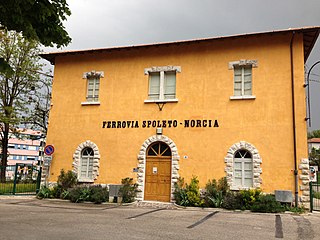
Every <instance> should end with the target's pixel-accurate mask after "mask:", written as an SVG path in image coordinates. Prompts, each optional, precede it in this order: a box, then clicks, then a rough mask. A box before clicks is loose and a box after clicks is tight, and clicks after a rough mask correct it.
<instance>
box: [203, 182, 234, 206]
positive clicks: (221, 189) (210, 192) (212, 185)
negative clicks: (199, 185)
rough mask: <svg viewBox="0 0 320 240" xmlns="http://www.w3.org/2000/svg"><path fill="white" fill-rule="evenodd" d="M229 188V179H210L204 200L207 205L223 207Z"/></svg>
mask: <svg viewBox="0 0 320 240" xmlns="http://www.w3.org/2000/svg"><path fill="white" fill-rule="evenodd" d="M228 190H229V187H228V183H227V179H226V178H225V177H224V178H221V179H219V181H218V182H217V181H216V180H215V179H213V180H209V181H208V183H207V184H206V187H205V193H204V200H205V205H206V206H207V207H221V206H222V203H223V199H224V197H225V196H226V194H227V192H228Z"/></svg>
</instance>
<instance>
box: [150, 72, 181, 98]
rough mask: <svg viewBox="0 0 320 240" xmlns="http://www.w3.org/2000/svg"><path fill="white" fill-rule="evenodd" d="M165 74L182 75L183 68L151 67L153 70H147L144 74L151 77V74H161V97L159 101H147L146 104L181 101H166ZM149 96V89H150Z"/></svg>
mask: <svg viewBox="0 0 320 240" xmlns="http://www.w3.org/2000/svg"><path fill="white" fill-rule="evenodd" d="M165 72H176V73H181V67H180V66H162V67H151V68H145V69H144V74H145V75H148V76H149V73H160V91H159V92H160V96H159V99H146V100H144V102H145V103H157V102H160V103H163V102H178V101H179V100H178V99H177V98H174V99H165V98H164V78H165ZM149 81H150V80H149V78H148V84H149ZM176 83H177V77H176ZM148 94H149V89H148ZM176 96H177V89H176Z"/></svg>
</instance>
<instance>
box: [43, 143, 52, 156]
mask: <svg viewBox="0 0 320 240" xmlns="http://www.w3.org/2000/svg"><path fill="white" fill-rule="evenodd" d="M53 153H54V146H53V145H47V146H45V148H44V154H45V155H47V156H51V155H52V154H53Z"/></svg>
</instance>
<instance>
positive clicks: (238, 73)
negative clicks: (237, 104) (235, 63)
mask: <svg viewBox="0 0 320 240" xmlns="http://www.w3.org/2000/svg"><path fill="white" fill-rule="evenodd" d="M241 89H242V69H241V68H240V67H234V96H241V95H242V90H241Z"/></svg>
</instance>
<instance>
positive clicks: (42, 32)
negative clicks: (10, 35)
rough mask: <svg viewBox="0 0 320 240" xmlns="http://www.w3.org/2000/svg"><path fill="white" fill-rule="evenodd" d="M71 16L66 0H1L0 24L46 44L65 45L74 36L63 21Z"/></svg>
mask: <svg viewBox="0 0 320 240" xmlns="http://www.w3.org/2000/svg"><path fill="white" fill-rule="evenodd" d="M70 15H71V11H70V9H69V7H68V4H67V1H66V0H27V1H26V0H14V1H13V0H1V2H0V25H2V26H4V27H5V28H7V30H15V31H16V32H22V34H23V36H24V37H25V38H27V39H33V40H37V41H39V42H40V43H41V44H43V45H44V46H53V44H56V45H57V47H61V46H66V45H67V44H68V43H70V42H71V38H70V37H69V35H68V33H67V32H66V31H65V29H64V26H63V24H62V21H65V20H66V19H67V16H70Z"/></svg>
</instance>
